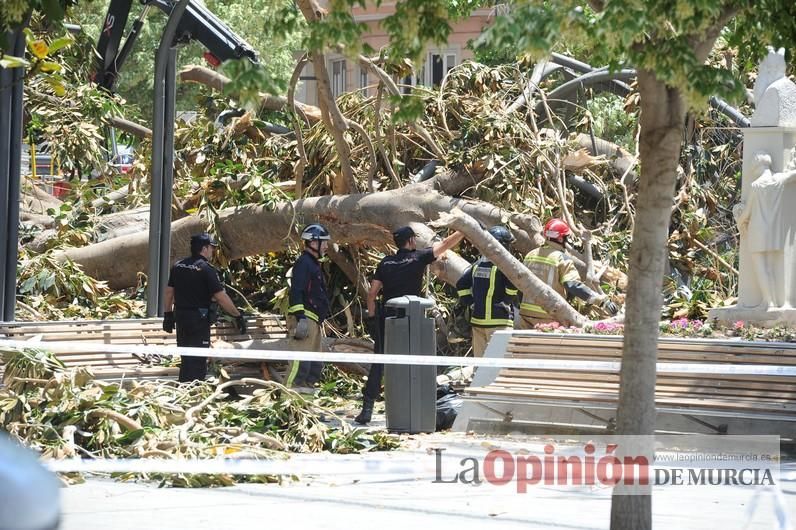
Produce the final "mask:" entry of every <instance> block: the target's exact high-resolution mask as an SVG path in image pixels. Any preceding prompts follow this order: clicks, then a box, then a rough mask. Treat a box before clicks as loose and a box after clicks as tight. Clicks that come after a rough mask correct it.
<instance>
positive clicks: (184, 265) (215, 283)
mask: <svg viewBox="0 0 796 530" xmlns="http://www.w3.org/2000/svg"><path fill="white" fill-rule="evenodd" d="M216 246H217V244H216V242H215V241H214V240H213V238H212V237H210V235H209V234H207V233H202V234H196V235H194V236H191V256H190V257H188V258H183V259H181V260H179V261H178V262H177V263H175V264H174V265H173V266H172V267H171V272H170V273H169V283H168V286H167V287H166V296H165V301H164V305H165V312H164V313H163V331H165V332H167V333H171V332H172V331H174V326H175V324H176V326H177V346H191V347H195V348H209V347H210V326H211V325H212V324H213V323H214V322H215V319H216V314H215V304H218V305H220V306H221V308H222V309H223V310H224V311H226V312H227V313H229V314H230V315H232V316H233V317H235V323H236V325H237V327H238V330H239V331H240V333H241V334H244V333H246V320H245V319H244V318H243V315H242V314H241V312H240V311H238V308H236V307H235V304H234V303H233V302H232V300H231V299H230V297H229V295H228V294H227V292H226V291H225V290H224V286H223V285H222V284H221V281H220V280H219V279H218V272H217V271H216V269H214V268H213V266H212V265H210V263H209V262H208V260H209V259H210V258H212V256H213V249H214V248H215V247H216ZM206 375H207V357H193V356H191V357H183V358H182V359H181V361H180V376H179V378H180V382H185V381H193V380H195V379H198V380H202V379H204V378H205V376H206Z"/></svg>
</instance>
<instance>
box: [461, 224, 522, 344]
mask: <svg viewBox="0 0 796 530" xmlns="http://www.w3.org/2000/svg"><path fill="white" fill-rule="evenodd" d="M488 232H489V233H490V234H491V235H492V237H494V238H495V239H497V240H498V242H499V243H500V244H501V245H503V246H504V247H505V248H506V249H510V247H511V243H512V242H513V241H514V236H512V235H511V232H509V231H508V229H506V228H505V227H503V226H493V227H492V228H490V229H489V230H488ZM456 291H457V292H458V294H459V298H460V299H461V301H462V303H463V304H465V305H466V306H472V308H471V310H470V326H471V329H472V331H473V355H474V356H475V357H483V356H484V350H486V345H487V343H488V342H489V339H490V337H491V336H492V334H493V333H494V332H495V331H497V330H499V329H509V328H512V327H513V326H514V303H515V299H516V297H517V289H516V288H515V287H514V285H512V283H511V282H510V281H509V279H508V278H506V276H505V275H504V274H503V273H502V272H501V271H500V269H498V268H497V266H495V265H494V264H493V263H492V262H491V261H489V259H487V258H486V257H484V256H481V257H480V258H479V259H478V261H476V262H475V263H473V264H472V265H470V268H468V269H467V270H466V271H465V272H464V274H462V277H461V278H459V281H457V282H456Z"/></svg>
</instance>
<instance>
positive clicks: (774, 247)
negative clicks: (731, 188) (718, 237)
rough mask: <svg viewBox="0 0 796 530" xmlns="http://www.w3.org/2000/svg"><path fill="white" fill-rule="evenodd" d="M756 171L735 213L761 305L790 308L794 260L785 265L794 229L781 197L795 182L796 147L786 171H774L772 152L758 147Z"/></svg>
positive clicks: (734, 210)
mask: <svg viewBox="0 0 796 530" xmlns="http://www.w3.org/2000/svg"><path fill="white" fill-rule="evenodd" d="M753 169H754V173H753V174H755V175H757V178H755V180H754V181H753V182H752V185H751V187H750V190H749V197H748V198H747V200H746V201H744V202H740V203H739V204H736V205H735V207H734V208H733V212H732V213H733V216H734V217H735V220H736V221H737V223H738V228H739V229H740V231H741V237H742V238H744V239H745V240H746V241H747V245H748V249H749V252H750V254H751V256H752V262H753V264H754V271H755V277H756V279H757V283H758V287H759V288H760V294H761V297H762V302H761V308H763V309H767V308H789V307H792V304H793V303H794V302H796V300H791V299H790V295H789V289H786V287H790V285H789V284H790V283H791V278H792V274H793V272H792V271H790V270H789V269H790V268H793V266H794V264H792V263H791V264H790V265H789V266H786V263H785V261H786V256H785V250H786V247H789V246H792V245H793V244H794V242H793V241H791V239H793V234H791V231H792V230H791V229H792V228H793V227H788V226H787V223H786V222H785V219H784V215H783V208H784V207H791V208H792V207H794V205H786V204H783V201H782V197H783V195H784V192H785V186H790V185H794V184H796V148H794V149H793V150H792V151H791V157H790V163H789V164H788V167H787V168H785V171H782V172H780V173H772V172H771V156H770V155H769V154H768V153H765V152H762V151H758V152H756V153H755V154H754V165H753Z"/></svg>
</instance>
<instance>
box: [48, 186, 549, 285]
mask: <svg viewBox="0 0 796 530" xmlns="http://www.w3.org/2000/svg"><path fill="white" fill-rule="evenodd" d="M430 183H432V181H427V182H425V183H422V184H413V185H410V186H405V187H403V188H401V189H399V190H388V191H383V192H378V193H361V194H352V195H332V196H324V197H312V198H308V199H301V200H296V201H292V202H282V203H278V204H277V205H275V206H274V207H273V209H270V210H269V209H266V208H265V207H264V206H257V205H248V206H243V207H238V208H226V209H224V210H221V211H219V212H218V219H217V220H216V222H215V224H216V225H217V226H218V227H219V229H220V233H219V235H220V237H221V239H222V241H223V243H224V245H225V246H224V249H223V250H224V252H225V255H226V257H227V258H228V259H238V258H241V257H244V256H253V255H258V254H262V253H263V252H269V251H277V252H278V251H282V250H283V249H284V248H285V244H286V243H289V242H291V241H292V242H295V243H298V235H299V234H298V230H297V226H296V224H295V222H296V218H303V219H305V220H310V219H312V220H317V221H320V222H322V223H324V224H325V225H326V226H327V228H329V229H330V231H331V233H332V238H333V240H334V242H336V243H338V244H357V245H360V246H375V247H386V246H387V245H388V244H391V242H392V236H391V231H392V230H394V229H395V228H397V227H399V226H403V225H407V224H409V223H426V222H428V221H430V220H432V219H436V218H437V217H439V214H440V213H442V212H449V211H451V210H452V209H453V208H460V209H461V210H463V211H465V212H467V213H468V214H469V215H471V216H473V217H475V218H476V219H478V220H479V221H481V222H483V223H484V224H486V225H493V224H499V223H501V222H502V219H512V220H513V219H516V220H517V222H516V223H515V224H517V225H520V226H522V225H523V224H526V225H527V224H531V225H538V224H539V221H538V220H537V219H536V218H533V217H531V216H520V215H517V214H512V213H511V212H508V211H506V210H502V209H500V208H496V207H495V206H493V205H492V204H489V203H485V202H481V201H473V200H466V199H457V198H455V197H449V196H446V195H443V194H441V193H439V192H438V191H436V190H435V189H434V188H433V185H431V184H430ZM526 218H527V219H526ZM209 225H210V223H209V222H208V220H207V219H206V218H203V217H199V216H196V215H192V216H188V217H184V218H182V219H179V220H177V221H175V222H174V223H172V236H171V241H172V245H171V253H170V256H171V259H172V260H174V259H177V258H178V257H181V256H184V255H187V254H188V241H189V239H190V236H191V235H192V234H195V233H198V232H203V231H206V230H207V229H208V226H209ZM515 234H516V235H517V236H523V237H524V238H525V241H526V242H527V244H528V245H529V247H530V245H532V244H533V243H532V242H533V237H532V236H529V235H528V233H527V232H525V231H524V230H522V231H515ZM148 245H149V240H148V234H147V233H145V232H139V233H134V234H130V235H125V236H122V237H118V238H116V239H111V240H108V241H103V242H101V243H96V244H93V245H90V246H87V247H81V248H71V249H68V250H65V251H59V252H58V253H57V254H56V257H57V259H60V260H64V259H67V258H68V259H71V260H72V261H74V262H76V263H78V264H80V265H81V266H82V267H83V270H84V271H85V272H86V273H87V274H89V275H90V276H92V277H94V278H97V279H102V280H107V281H108V284H109V286H110V288H112V289H125V288H127V287H131V286H134V285H136V275H137V274H138V272H145V271H146V256H147V249H148ZM452 263H453V262H452ZM455 263H458V264H459V265H456V266H455V267H453V266H451V264H450V263H449V264H448V266H447V267H445V269H446V272H445V277H444V280H445V281H449V282H450V283H454V282H455V281H456V280H457V279H458V275H460V274H461V272H463V269H462V270H459V269H460V264H461V263H462V262H455ZM457 274H458V275H457Z"/></svg>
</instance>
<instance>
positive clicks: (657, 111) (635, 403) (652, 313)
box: [611, 70, 686, 530]
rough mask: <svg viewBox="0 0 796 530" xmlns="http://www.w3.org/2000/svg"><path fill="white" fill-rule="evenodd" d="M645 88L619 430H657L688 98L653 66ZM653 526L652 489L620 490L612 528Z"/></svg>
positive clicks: (642, 80)
mask: <svg viewBox="0 0 796 530" xmlns="http://www.w3.org/2000/svg"><path fill="white" fill-rule="evenodd" d="M638 84H639V94H640V95H641V118H640V123H641V125H640V126H641V131H640V135H639V152H640V155H641V157H640V158H641V160H642V164H643V165H642V167H641V177H640V185H639V193H638V200H637V205H636V223H635V227H634V229H633V240H632V243H631V245H630V268H629V271H628V276H629V280H628V286H627V306H626V307H627V314H628V315H632V318H628V319H627V320H626V322H625V339H624V346H623V351H622V370H621V373H620V383H619V389H620V390H619V409H618V412H617V434H620V435H652V434H654V432H655V419H656V418H655V376H656V372H655V363H656V358H657V352H658V331H659V323H660V316H661V306H662V305H663V295H662V293H661V291H662V288H663V271H664V264H665V263H666V255H667V239H668V235H669V221H670V217H671V211H672V198H673V197H674V188H675V183H676V181H677V165H678V160H679V158H680V156H679V155H680V146H681V143H682V131H683V125H684V124H685V111H686V108H685V104H684V102H683V98H682V95H681V93H680V91H679V90H678V89H675V88H671V87H668V86H666V85H665V84H664V83H662V82H661V81H659V80H658V79H657V78H656V77H655V74H654V73H652V72H650V71H647V70H639V71H638ZM651 528H652V497H651V496H648V495H634V496H631V495H616V494H615V495H614V497H613V501H612V503H611V529H612V530H647V529H651Z"/></svg>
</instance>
